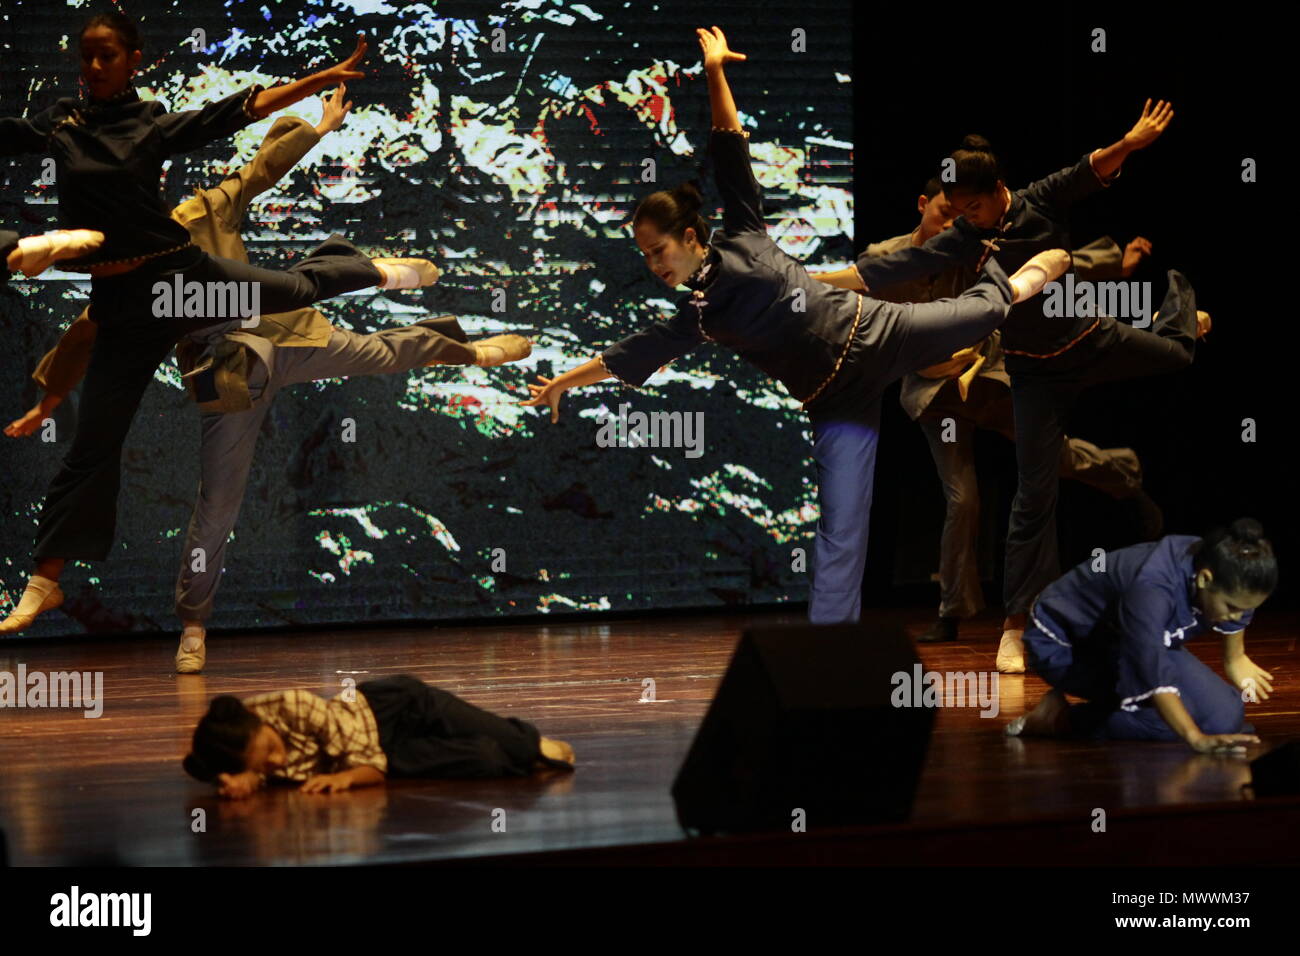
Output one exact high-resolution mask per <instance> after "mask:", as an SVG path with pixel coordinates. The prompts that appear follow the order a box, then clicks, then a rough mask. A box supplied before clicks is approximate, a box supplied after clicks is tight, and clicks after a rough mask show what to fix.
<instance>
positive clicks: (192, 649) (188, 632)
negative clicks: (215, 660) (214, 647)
mask: <svg viewBox="0 0 1300 956" xmlns="http://www.w3.org/2000/svg"><path fill="white" fill-rule="evenodd" d="M206 636H207V631H205V630H204V629H203V628H201V627H198V628H195V627H187V628H185V630H184V631H182V632H181V643H180V646H179V647H178V648H176V673H178V674H197V673H199V671H201V670H203V665H204V664H205V663H207V659H208V650H207V646H206V645H205V644H204V638H205V637H206Z"/></svg>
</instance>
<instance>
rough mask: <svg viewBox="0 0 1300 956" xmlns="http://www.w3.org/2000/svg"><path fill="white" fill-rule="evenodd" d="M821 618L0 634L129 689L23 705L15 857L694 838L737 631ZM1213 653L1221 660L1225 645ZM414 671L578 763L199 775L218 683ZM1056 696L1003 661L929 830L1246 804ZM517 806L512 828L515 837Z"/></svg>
mask: <svg viewBox="0 0 1300 956" xmlns="http://www.w3.org/2000/svg"><path fill="white" fill-rule="evenodd" d="M1261 617H1262V618H1263V619H1264V621H1263V622H1262V623H1261V624H1260V625H1258V626H1256V627H1254V628H1252V629H1251V632H1250V633H1249V634H1248V636H1247V643H1248V651H1249V653H1250V654H1251V656H1252V657H1253V658H1254V659H1255V661H1256V662H1258V663H1259V664H1260V665H1262V666H1263V667H1265V668H1266V669H1268V670H1270V671H1272V672H1273V675H1274V677H1275V678H1276V680H1275V688H1276V690H1277V693H1276V694H1275V696H1274V697H1273V698H1272V699H1271V700H1269V701H1267V702H1263V703H1259V704H1251V705H1248V708H1247V713H1248V719H1249V720H1251V721H1253V722H1254V723H1255V725H1256V728H1257V730H1258V732H1259V734H1260V736H1261V737H1263V738H1264V741H1265V744H1264V747H1257V748H1253V749H1252V752H1251V753H1250V754H1249V755H1248V758H1253V757H1254V756H1257V755H1258V754H1259V753H1262V752H1263V751H1264V749H1266V748H1267V747H1268V746H1271V745H1275V744H1277V743H1280V742H1281V741H1282V740H1284V739H1286V738H1288V737H1294V736H1297V735H1300V673H1298V671H1300V669H1298V668H1297V666H1296V664H1297V654H1296V641H1295V636H1294V635H1295V634H1296V627H1295V625H1296V624H1297V619H1296V616H1295V615H1287V614H1283V613H1278V614H1270V613H1267V612H1265V613H1263V614H1261ZM884 618H885V619H886V620H900V621H902V622H904V623H905V624H906V626H907V627H908V629H909V631H910V632H911V633H913V634H916V633H919V631H920V630H921V629H923V628H924V627H925V626H926V625H927V624H928V623H929V621H930V617H929V612H928V611H924V612H923V611H912V612H907V613H905V612H891V613H889V614H886V615H884ZM798 621H799V616H798V615H796V614H791V613H788V612H786V613H780V614H772V613H754V614H747V615H735V616H716V615H710V616H697V617H691V618H680V617H665V618H651V619H644V620H618V621H608V622H605V623H600V624H576V623H575V624H560V625H531V624H530V625H507V624H498V625H487V626H474V627H438V628H425V629H406V630H388V629H382V630H380V629H377V630H348V631H340V632H333V633H330V632H322V633H319V634H312V633H294V634H281V635H245V636H230V637H223V636H214V637H212V638H210V639H209V663H208V671H207V673H206V674H203V675H196V676H178V675H176V674H173V673H172V672H171V660H172V654H173V651H174V640H173V639H171V638H166V639H163V638H149V639H132V640H122V641H117V640H111V641H110V640H102V639H101V640H93V641H91V640H83V641H78V642H76V643H72V642H66V643H47V642H32V643H23V642H21V641H11V642H8V643H5V644H0V671H9V672H11V673H16V672H17V670H18V666H19V665H20V664H25V665H26V667H27V670H28V671H29V672H30V671H57V670H68V669H77V670H82V671H103V673H104V696H105V701H106V702H105V704H104V711H103V715H102V716H101V717H99V718H97V719H86V718H84V717H83V716H82V714H81V712H80V711H76V710H31V709H22V710H14V709H3V710H0V828H3V829H4V831H5V832H6V833H7V837H8V852H9V862H10V863H11V864H13V865H67V864H95V863H110V862H115V863H124V864H129V865H213V864H297V863H311V864H322V863H344V864H347V863H415V862H429V861H435V860H443V861H455V860H460V861H469V860H472V859H475V858H483V857H485V856H496V855H514V854H534V853H539V852H543V851H547V852H549V851H558V850H581V849H583V848H587V849H591V848H599V847H606V848H608V847H619V846H622V847H625V848H626V847H628V846H629V845H643V844H661V845H662V844H670V845H671V844H674V843H680V841H682V840H683V834H682V832H681V830H680V829H679V828H678V826H677V823H676V819H675V815H674V809H673V803H672V799H671V797H670V795H669V788H670V786H671V784H672V781H673V778H674V776H675V774H676V771H677V768H678V766H679V765H680V763H681V761H682V758H683V757H684V755H685V753H686V750H687V748H688V747H689V746H690V743H691V739H692V737H693V735H694V733H695V730H696V727H697V725H698V723H699V721H700V719H701V717H702V716H703V714H704V711H705V709H706V707H707V705H708V703H709V700H710V699H711V697H712V696H713V693H714V690H715V689H716V686H717V684H718V681H719V680H720V678H721V676H722V673H723V670H724V669H725V667H726V664H727V661H728V659H729V657H730V655H731V652H732V650H733V648H734V645H735V643H736V639H737V637H738V636H739V634H740V632H741V630H742V629H743V628H744V627H746V626H753V625H766V624H776V623H794V622H798ZM999 623H1000V622H999V621H997V620H994V619H991V618H990V619H982V620H981V621H980V622H978V623H977V624H975V625H973V626H971V627H970V628H969V629H967V630H964V631H963V637H962V640H961V641H960V642H959V643H955V644H946V645H939V646H937V647H936V646H924V645H923V646H921V648H920V650H921V655H922V658H923V661H924V664H925V666H926V668H927V669H930V670H937V671H968V670H987V669H991V666H992V660H993V653H994V649H995V646H996V637H997V627H998V625H999ZM1193 647H1194V650H1195V651H1196V653H1197V655H1198V656H1200V657H1201V659H1202V660H1204V661H1205V662H1206V663H1207V664H1210V665H1211V666H1212V667H1214V668H1215V669H1216V670H1217V669H1218V668H1219V664H1220V655H1219V648H1218V645H1217V643H1216V642H1214V641H1207V640H1201V641H1197V642H1195V644H1194V645H1193ZM398 673H410V674H414V675H416V676H417V677H420V678H422V679H424V680H428V681H430V682H432V683H436V684H438V685H440V686H442V687H445V688H447V689H449V690H451V691H454V692H455V693H457V694H459V695H461V696H462V697H464V698H466V699H468V700H469V701H471V702H473V703H475V704H478V705H480V706H482V707H486V708H488V709H489V710H493V711H496V712H498V713H503V714H507V715H514V716H519V717H523V718H524V719H527V720H530V721H532V722H534V723H536V724H537V725H538V726H539V728H540V729H541V731H542V733H543V734H545V735H547V736H551V737H557V738H560V739H562V740H567V741H569V742H570V743H571V744H572V745H573V746H574V748H575V750H576V752H577V760H578V762H577V766H578V769H577V772H576V773H574V774H563V775H558V776H553V777H550V778H545V779H543V778H540V777H538V778H532V779H526V780H493V781H428V782H426V781H400V782H395V783H390V784H389V785H388V786H386V787H375V788H369V789H363V790H357V791H353V792H349V793H345V794H338V795H303V794H299V793H297V792H294V791H293V790H291V789H279V788H277V789H274V790H270V791H267V792H264V793H261V794H258V795H255V796H254V797H253V798H252V799H250V800H246V801H225V800H221V799H219V798H217V796H216V795H215V793H213V792H212V790H211V789H210V788H208V787H206V786H204V785H203V784H200V783H197V782H195V781H192V780H190V779H189V778H188V777H186V776H185V775H184V773H183V772H182V770H181V767H180V759H181V757H182V756H183V754H184V753H185V752H186V750H187V749H188V742H189V737H190V734H191V733H192V731H193V727H194V724H195V722H196V721H197V719H198V718H199V717H200V716H201V715H202V713H203V712H204V710H205V709H206V706H207V702H208V700H209V699H210V698H211V697H213V696H215V695H217V694H225V693H229V694H236V695H248V694H252V693H257V692H260V691H265V690H274V689H278V688H284V687H302V688H306V689H309V690H312V691H315V692H318V693H322V694H327V695H330V694H333V693H335V692H337V690H338V688H339V687H340V682H341V681H342V680H343V679H344V678H346V677H355V678H356V680H357V681H358V682H362V681H365V680H369V679H373V678H375V677H380V676H385V675H390V674H398ZM647 677H649V678H653V679H654V681H655V691H656V698H657V699H656V701H655V702H654V703H640V702H639V700H640V698H641V696H642V686H643V685H642V681H643V679H644V678H647ZM1044 689H1045V685H1044V684H1043V682H1042V681H1040V680H1039V679H1038V678H1036V677H1019V676H1016V677H1011V676H1007V675H1002V676H1001V679H1000V713H999V714H998V716H997V717H995V718H991V719H984V718H981V717H979V715H978V711H977V710H976V709H974V708H946V709H941V710H940V711H939V713H938V717H937V720H936V722H935V730H934V735H933V738H932V741H931V745H930V750H929V755H928V758H927V761H926V767H925V771H924V774H923V776H922V779H921V783H920V788H919V791H918V793H917V797H916V802H915V805H914V810H913V819H912V825H913V826H915V827H927V826H931V827H948V826H950V825H957V826H961V827H967V828H969V827H970V826H971V825H987V826H988V827H991V828H993V829H996V828H998V827H1000V826H1005V825H1011V824H1019V823H1024V822H1025V821H1028V820H1032V819H1037V818H1049V817H1053V816H1054V817H1055V818H1056V819H1058V820H1059V819H1077V820H1078V821H1079V827H1080V829H1083V828H1085V827H1086V825H1087V821H1088V820H1089V819H1090V815H1091V814H1092V812H1093V810H1094V808H1099V807H1100V808H1108V809H1113V810H1122V809H1124V808H1136V807H1153V806H1158V805H1184V806H1186V805H1196V804H1207V805H1208V804H1221V803H1222V802H1223V801H1245V800H1246V797H1245V796H1244V795H1243V794H1242V792H1241V785H1242V784H1243V783H1245V782H1246V781H1247V780H1248V779H1249V768H1248V765H1247V760H1246V759H1240V758H1237V759H1234V758H1221V757H1205V756H1197V755H1195V754H1193V753H1192V752H1191V751H1190V750H1189V749H1187V748H1186V747H1185V746H1183V745H1182V744H1173V743H1171V744H1153V743H1112V744H1090V743H1064V742H1057V741H1041V740H1025V741H1021V740H1017V739H1014V738H1007V737H1005V736H1004V735H1003V733H1002V728H1003V726H1004V725H1005V724H1006V723H1007V721H1008V720H1010V719H1011V718H1012V717H1015V716H1017V715H1019V714H1021V713H1023V712H1024V711H1025V709H1026V707H1027V706H1032V705H1033V704H1034V703H1035V702H1036V701H1037V700H1038V698H1039V697H1040V696H1041V695H1042V693H1043V692H1044ZM884 772H887V771H886V769H885V768H882V773H884ZM197 809H201V810H203V811H204V815H205V816H206V829H205V830H204V831H203V832H195V830H196V827H195V826H194V821H195V820H196V818H197V817H198V816H202V815H196V814H195V812H194V811H195V810H197ZM1229 809H1231V808H1229ZM497 811H504V814H505V816H504V819H505V832H494V829H493V820H494V817H495V818H499V817H500V813H499V812H497ZM498 829H499V827H498ZM1292 832H1295V831H1292ZM895 835H896V836H897V833H896V834H895ZM695 842H699V841H695ZM932 858H933V857H931V859H932ZM968 862H971V863H990V862H996V860H992V859H986V860H970V861H968ZM1153 862H1154V861H1153Z"/></svg>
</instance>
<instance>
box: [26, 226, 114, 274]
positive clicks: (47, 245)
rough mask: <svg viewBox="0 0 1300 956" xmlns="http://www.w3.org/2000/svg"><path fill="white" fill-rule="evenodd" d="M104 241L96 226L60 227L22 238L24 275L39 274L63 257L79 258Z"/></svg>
mask: <svg viewBox="0 0 1300 956" xmlns="http://www.w3.org/2000/svg"><path fill="white" fill-rule="evenodd" d="M103 244H104V234H103V233H102V232H98V231H96V230H94V229H59V230H56V231H54V232H47V233H46V234H45V235H43V236H24V237H23V238H22V239H19V240H18V249H19V251H20V252H22V254H23V260H22V265H21V266H20V268H21V269H22V271H23V275H25V276H27V277H29V278H31V277H33V276H38V275H40V274H41V273H42V272H44V271H45V270H46V269H48V268H49V267H50V266H52V265H53V264H54V263H56V262H58V261H59V260H60V259H75V258H78V257H79V256H84V255H86V254H87V253H90V252H93V251H94V250H96V249H98V248H99V247H100V246H102V245H103Z"/></svg>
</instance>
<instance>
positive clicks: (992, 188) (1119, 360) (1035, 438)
mask: <svg viewBox="0 0 1300 956" xmlns="http://www.w3.org/2000/svg"><path fill="white" fill-rule="evenodd" d="M1173 116H1174V112H1173V107H1172V106H1171V105H1170V104H1168V103H1165V102H1164V101H1161V102H1158V103H1156V104H1155V106H1154V107H1153V106H1152V105H1151V101H1150V100H1147V102H1146V106H1145V107H1144V108H1143V110H1142V115H1141V116H1140V117H1138V121H1137V122H1136V123H1135V124H1134V125H1133V127H1132V128H1131V129H1130V130H1129V131H1128V132H1127V133H1125V134H1124V136H1123V138H1121V139H1120V140H1118V141H1117V142H1115V143H1112V144H1111V145H1110V146H1107V147H1106V148H1104V149H1098V150H1094V151H1093V152H1091V153H1088V154H1087V155H1085V156H1083V157H1082V158H1081V159H1080V160H1079V161H1078V162H1077V163H1075V164H1074V165H1073V166H1067V167H1066V168H1065V169H1062V170H1060V171H1058V172H1055V173H1052V174H1051V175H1050V176H1047V177H1045V178H1043V179H1040V180H1038V181H1037V182H1034V183H1030V184H1029V186H1027V187H1026V188H1024V189H1019V190H1017V191H1016V192H1014V193H1012V192H1011V190H1010V189H1008V188H1007V186H1006V183H1005V182H1004V181H1003V179H1002V172H1001V169H1000V167H999V165H998V161H997V157H995V156H994V155H993V152H992V150H991V149H990V148H989V144H988V141H987V140H985V139H984V138H983V137H982V136H967V137H966V138H965V139H964V140H963V141H962V145H961V147H960V148H958V149H957V150H956V151H954V152H953V154H952V155H951V157H949V158H950V160H951V167H950V169H949V170H947V172H949V173H950V177H949V178H948V179H947V181H946V182H945V186H944V194H945V195H946V196H947V198H948V200H949V201H950V202H951V203H952V204H953V207H954V210H955V211H956V212H957V213H959V214H960V215H959V216H958V218H957V219H956V220H955V221H954V222H953V228H951V229H946V230H944V231H943V232H941V233H939V235H937V236H935V237H933V238H932V239H930V240H929V241H928V242H926V243H925V244H924V245H921V246H917V247H914V248H907V249H902V250H900V251H898V252H894V253H892V254H890V255H887V256H867V255H863V256H860V257H859V258H858V260H857V263H856V265H855V266H854V267H852V268H850V269H846V270H843V271H842V272H839V273H829V274H828V275H826V276H824V277H823V279H824V280H825V281H832V282H836V283H838V284H840V285H841V286H842V287H844V288H852V289H860V290H862V291H868V290H872V289H876V288H878V287H883V286H885V285H889V284H891V283H895V282H899V281H902V280H906V279H915V278H918V277H920V276H925V275H932V274H934V273H937V272H943V271H945V270H947V269H949V268H951V267H952V266H953V265H955V264H957V263H962V262H966V263H971V264H972V265H973V266H974V268H976V269H978V268H979V267H980V266H981V265H983V264H984V262H985V261H987V260H989V259H994V260H996V261H997V262H999V263H1000V264H1001V265H1002V267H1003V268H1004V269H1011V268H1014V267H1016V266H1017V265H1019V264H1020V263H1022V262H1024V261H1025V260H1026V259H1027V258H1028V257H1029V256H1031V255H1033V254H1034V253H1036V252H1038V251H1039V250H1041V249H1047V248H1053V247H1059V246H1068V245H1069V230H1068V227H1067V217H1068V214H1069V211H1070V208H1071V207H1072V206H1073V205H1074V204H1075V203H1076V202H1078V201H1080V200H1082V199H1085V198H1086V197H1088V196H1090V195H1092V194H1094V193H1097V192H1100V191H1101V190H1102V189H1103V188H1105V187H1107V186H1109V185H1110V183H1111V182H1112V181H1113V180H1114V179H1115V178H1116V177H1117V176H1118V175H1119V173H1120V166H1121V165H1123V163H1124V161H1125V160H1126V159H1127V158H1128V155H1129V154H1130V153H1132V152H1134V151H1136V150H1140V149H1145V148H1146V147H1148V146H1150V145H1151V144H1152V143H1154V142H1155V141H1156V140H1157V139H1158V138H1159V137H1160V135H1161V134H1162V133H1163V132H1164V131H1165V129H1166V127H1168V125H1169V123H1170V122H1171V121H1172V119H1173ZM1168 279H1169V285H1168V291H1167V292H1166V295H1165V300H1164V302H1163V303H1162V304H1161V306H1160V308H1159V310H1158V312H1157V314H1156V315H1154V316H1151V317H1150V318H1151V325H1150V327H1149V328H1148V329H1143V328H1135V327H1133V326H1131V325H1126V324H1124V323H1123V322H1117V321H1116V320H1115V317H1113V316H1099V315H1097V314H1096V310H1095V309H1082V310H1075V309H1074V308H1070V309H1069V310H1067V314H1066V315H1065V316H1061V317H1055V318H1047V317H1045V316H1044V315H1043V310H1042V308H1041V306H1040V305H1039V304H1037V303H1034V304H1031V305H1021V306H1019V307H1017V308H1013V309H1012V310H1011V313H1010V315H1008V316H1007V321H1006V324H1005V325H1004V326H1003V328H1002V350H1003V352H1004V353H1005V354H1006V356H1007V359H1006V367H1007V371H1008V372H1009V373H1010V376H1011V401H1012V404H1013V406H1014V409H1015V421H1016V464H1017V470H1018V485H1017V489H1016V497H1015V500H1014V501H1013V502H1012V506H1011V521H1010V527H1009V529H1008V531H1007V547H1006V559H1005V564H1006V569H1005V574H1004V576H1003V603H1004V604H1005V609H1006V615H1007V617H1006V620H1005V621H1004V622H1003V632H1002V640H1001V642H1000V644H999V646H998V653H997V668H998V670H1000V671H1002V672H1004V673H1009V674H1019V673H1023V672H1024V669H1025V661H1024V645H1023V643H1022V634H1023V631H1024V626H1025V612H1026V611H1027V610H1028V609H1029V605H1030V603H1031V602H1032V601H1033V599H1034V597H1035V595H1037V594H1038V593H1039V592H1040V591H1041V590H1042V589H1043V588H1044V587H1045V586H1046V585H1047V584H1048V582H1050V581H1052V580H1053V579H1055V578H1056V577H1057V576H1058V575H1059V574H1060V573H1061V571H1060V558H1059V555H1058V553H1057V541H1056V502H1057V498H1058V495H1059V492H1060V461H1061V446H1062V445H1063V444H1064V442H1065V421H1066V418H1067V417H1068V416H1069V413H1070V411H1071V409H1072V408H1073V407H1074V405H1075V404H1076V403H1077V402H1078V400H1079V396H1080V394H1081V393H1082V392H1083V390H1084V389H1085V388H1087V387H1088V386H1090V385H1095V384H1099V383H1101V382H1112V381H1119V380H1122V379H1129V378H1136V377H1139V376H1145V375H1154V374H1157V373H1161V372H1172V371H1176V370H1178V369H1182V368H1186V367H1187V366H1189V365H1191V363H1192V359H1193V358H1194V356H1195V353H1196V340H1197V339H1198V338H1199V337H1200V336H1202V335H1204V334H1205V332H1207V331H1208V330H1209V327H1210V317H1209V315H1208V314H1206V313H1204V312H1198V311H1197V310H1196V297H1195V295H1194V293H1193V291H1192V286H1191V283H1189V282H1188V281H1187V279H1186V277H1184V276H1183V275H1182V274H1181V273H1179V272H1176V271H1174V270H1172V269H1171V270H1169V272H1168ZM1120 318H1134V316H1127V317H1125V316H1120Z"/></svg>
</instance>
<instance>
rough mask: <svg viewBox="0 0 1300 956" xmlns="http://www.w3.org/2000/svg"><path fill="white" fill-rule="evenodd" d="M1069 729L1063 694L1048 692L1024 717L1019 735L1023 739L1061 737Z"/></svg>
mask: <svg viewBox="0 0 1300 956" xmlns="http://www.w3.org/2000/svg"><path fill="white" fill-rule="evenodd" d="M1069 729H1070V705H1069V703H1068V702H1067V701H1066V699H1065V694H1064V693H1062V692H1061V691H1059V690H1049V691H1048V692H1047V693H1046V694H1045V695H1044V696H1043V699H1042V700H1040V701H1039V702H1038V706H1037V707H1035V708H1034V709H1033V710H1031V711H1030V712H1029V713H1028V714H1026V715H1025V721H1024V724H1023V726H1022V727H1021V730H1020V733H1021V735H1022V736H1025V737H1063V736H1064V735H1065V734H1066V733H1067V732H1068V731H1069Z"/></svg>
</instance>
